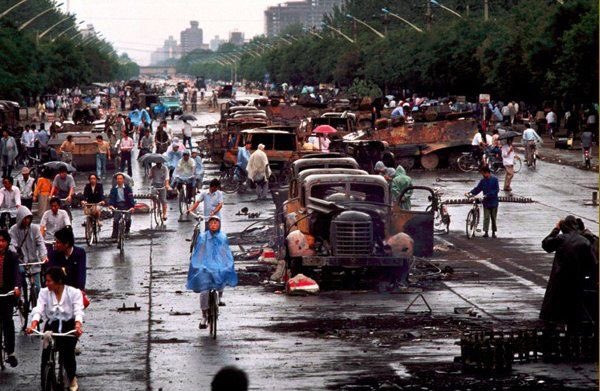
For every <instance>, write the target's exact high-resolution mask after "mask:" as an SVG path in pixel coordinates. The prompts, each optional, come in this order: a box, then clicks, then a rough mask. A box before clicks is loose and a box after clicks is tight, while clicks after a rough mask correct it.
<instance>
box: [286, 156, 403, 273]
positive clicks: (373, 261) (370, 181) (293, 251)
mask: <svg viewBox="0 0 600 391" xmlns="http://www.w3.org/2000/svg"><path fill="white" fill-rule="evenodd" d="M295 180H296V183H295V186H297V187H296V188H295V189H293V191H291V192H290V198H289V199H288V200H287V201H286V202H285V203H284V205H283V208H282V209H283V211H284V212H283V213H284V214H285V222H284V224H285V230H284V232H285V235H286V249H287V262H288V267H289V268H290V269H291V273H292V275H294V274H296V273H299V272H303V273H308V274H311V272H312V271H314V270H316V269H321V270H323V269H328V270H344V269H372V268H379V269H380V268H394V269H395V270H397V269H398V268H406V269H407V268H408V261H409V260H410V258H411V257H412V246H405V248H403V249H402V250H401V251H398V247H397V246H396V247H394V248H393V247H392V246H390V245H389V244H388V243H389V242H390V240H391V241H396V242H397V241H398V240H397V238H396V239H394V237H396V236H397V235H402V236H406V235H404V234H401V233H399V232H395V231H394V227H395V225H394V224H392V223H391V219H392V215H393V213H392V212H393V209H394V208H395V207H394V206H392V204H391V195H390V190H389V185H388V183H387V181H386V180H385V179H384V178H383V177H381V176H378V175H369V174H367V173H366V172H364V171H362V170H357V169H339V168H334V169H329V168H324V169H310V170H307V171H306V172H305V173H304V175H303V174H300V175H299V176H298V178H295Z"/></svg>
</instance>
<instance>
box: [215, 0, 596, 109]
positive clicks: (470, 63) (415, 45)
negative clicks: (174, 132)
mask: <svg viewBox="0 0 600 391" xmlns="http://www.w3.org/2000/svg"><path fill="white" fill-rule="evenodd" d="M440 2H441V3H442V4H444V5H445V6H447V7H449V8H451V9H453V10H456V11H457V12H459V13H461V14H462V16H463V18H458V17H456V16H455V15H453V14H451V13H450V12H447V11H446V10H443V9H441V8H439V7H437V6H435V5H432V6H431V12H432V25H431V29H430V30H427V29H426V18H425V17H424V15H425V13H426V11H427V9H426V4H427V3H426V2H421V1H410V2H398V1H393V0H348V1H346V2H345V3H344V5H343V6H342V7H341V8H336V9H334V10H333V12H332V13H331V15H328V16H326V17H325V19H324V20H325V22H326V23H327V24H328V25H330V26H334V27H336V28H339V29H341V31H342V32H343V33H345V34H346V35H348V36H350V37H351V38H353V39H355V41H356V42H355V43H354V44H352V43H350V42H349V41H348V40H346V39H345V38H343V37H341V36H340V35H339V34H337V33H334V32H333V31H332V30H331V29H329V28H324V29H323V30H322V31H321V30H319V32H318V33H319V34H320V35H321V37H322V39H321V38H318V37H315V36H314V35H311V34H309V33H307V32H301V31H299V27H298V26H292V27H291V28H290V31H286V33H290V34H292V35H293V36H294V37H296V39H294V41H293V42H292V44H289V43H286V42H284V40H282V39H280V38H272V39H267V38H265V37H260V38H256V39H255V41H258V42H262V43H267V44H269V45H270V46H269V48H268V49H267V48H264V47H263V48H262V49H258V48H257V47H256V46H253V44H249V45H247V46H248V47H252V48H253V49H254V50H255V51H259V52H260V53H259V54H260V57H257V56H250V55H248V54H244V55H243V56H242V58H241V59H240V60H239V61H237V64H238V70H239V72H238V73H239V76H240V78H244V79H246V80H251V81H263V79H264V75H265V73H268V74H269V75H270V79H271V80H272V81H274V82H276V83H279V84H280V83H283V82H287V83H290V84H292V85H303V84H312V85H314V84H317V83H319V82H333V83H336V84H337V85H338V86H340V87H350V86H352V85H353V84H355V83H356V79H358V80H360V81H361V82H364V83H367V82H368V83H374V84H376V85H377V86H378V87H379V88H380V89H381V90H384V92H398V91H401V90H404V89H408V90H410V91H414V92H417V93H421V94H428V95H432V96H436V95H455V94H456V95H467V96H468V97H469V98H470V99H474V98H475V96H476V95H477V94H479V93H482V92H487V93H491V94H492V98H493V99H523V100H526V101H528V102H542V101H544V100H563V99H571V100H573V101H578V102H589V101H597V96H598V69H599V63H598V58H599V53H598V2H597V0H569V1H565V2H564V4H560V2H557V1H550V0H494V1H490V20H489V21H484V20H483V2H482V1H480V0H445V1H440ZM383 7H386V8H388V9H390V11H392V12H394V13H397V14H399V15H401V16H402V17H404V18H406V19H408V20H409V21H411V22H412V23H414V24H415V25H417V26H418V27H420V28H421V29H423V30H424V32H423V33H420V32H417V31H416V30H414V29H413V28H412V27H410V26H408V25H407V24H405V23H403V22H401V21H400V20H398V19H395V18H392V17H390V16H388V17H385V16H383V15H382V13H381V8H383ZM346 14H351V15H352V16H354V17H356V18H358V19H360V20H362V21H365V22H367V23H368V24H369V25H371V26H373V27H374V28H375V29H377V30H379V31H381V32H385V34H386V37H385V38H384V39H381V38H379V37H378V36H377V35H375V34H374V33H373V32H372V31H370V30H368V29H367V28H365V27H364V26H362V25H360V24H358V23H355V22H353V21H352V20H351V19H349V18H348V17H347V16H346ZM282 36H285V34H282ZM288 40H290V39H289V38H288ZM225 50H227V51H229V50H234V48H221V49H220V50H219V52H224V51H225ZM221 68H225V70H227V68H228V67H222V66H221ZM225 73H226V74H227V75H229V73H227V72H225ZM227 75H226V77H225V79H229V76H227ZM354 87H355V88H358V85H354Z"/></svg>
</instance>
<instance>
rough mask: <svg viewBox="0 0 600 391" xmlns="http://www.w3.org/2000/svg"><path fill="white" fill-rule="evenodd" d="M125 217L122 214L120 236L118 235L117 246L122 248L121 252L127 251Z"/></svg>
mask: <svg viewBox="0 0 600 391" xmlns="http://www.w3.org/2000/svg"><path fill="white" fill-rule="evenodd" d="M124 244H125V218H124V217H123V216H121V219H120V220H119V236H118V237H117V248H118V249H119V250H120V252H121V254H123V252H124V251H125V248H124V247H125V246H124Z"/></svg>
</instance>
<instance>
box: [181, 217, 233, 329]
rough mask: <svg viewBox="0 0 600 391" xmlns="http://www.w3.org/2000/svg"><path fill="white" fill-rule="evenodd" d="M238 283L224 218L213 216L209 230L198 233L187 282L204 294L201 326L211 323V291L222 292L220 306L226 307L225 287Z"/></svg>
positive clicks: (209, 223)
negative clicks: (222, 227) (222, 222)
mask: <svg viewBox="0 0 600 391" xmlns="http://www.w3.org/2000/svg"><path fill="white" fill-rule="evenodd" d="M237 283H238V278H237V274H236V272H235V267H234V264H233V254H232V253H231V250H230V249H229V241H228V240H227V235H225V234H224V233H223V232H221V219H220V218H219V217H217V216H211V217H210V218H209V219H208V231H205V232H203V233H202V234H201V235H200V236H198V239H197V241H196V244H195V245H194V250H193V251H192V256H191V258H190V268H189V271H188V278H187V284H186V288H187V289H190V290H193V291H194V292H199V293H200V308H201V309H202V321H201V322H200V328H201V329H204V328H206V327H207V324H208V322H207V318H208V307H209V304H208V293H209V291H210V290H212V289H214V290H217V291H219V305H220V306H223V305H225V303H224V302H223V301H221V298H222V297H223V289H224V288H225V286H231V287H234V286H236V285H237Z"/></svg>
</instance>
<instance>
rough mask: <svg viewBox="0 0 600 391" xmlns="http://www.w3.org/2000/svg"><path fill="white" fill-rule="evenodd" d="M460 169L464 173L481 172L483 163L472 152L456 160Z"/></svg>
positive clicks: (463, 154) (464, 153)
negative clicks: (480, 168)
mask: <svg viewBox="0 0 600 391" xmlns="http://www.w3.org/2000/svg"><path fill="white" fill-rule="evenodd" d="M456 164H457V166H458V168H459V169H460V170H461V171H463V172H472V171H477V170H479V167H481V161H480V160H478V159H476V158H475V157H474V156H473V153H472V152H463V153H462V154H461V155H460V156H459V157H458V159H456Z"/></svg>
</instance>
